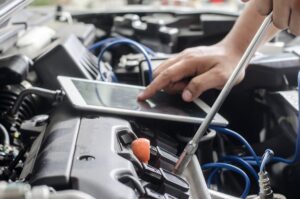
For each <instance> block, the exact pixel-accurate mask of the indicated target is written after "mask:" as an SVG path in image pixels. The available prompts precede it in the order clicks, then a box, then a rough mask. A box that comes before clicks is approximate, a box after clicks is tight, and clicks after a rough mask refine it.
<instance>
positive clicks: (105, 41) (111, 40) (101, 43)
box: [89, 37, 155, 56]
mask: <svg viewBox="0 0 300 199" xmlns="http://www.w3.org/2000/svg"><path fill="white" fill-rule="evenodd" d="M120 40H128V41H132V42H136V41H134V40H132V39H129V38H126V37H120V38H107V39H103V40H101V41H98V42H96V43H94V44H93V45H91V46H90V47H89V50H91V51H92V50H96V49H97V48H102V47H103V46H104V45H107V44H108V43H110V42H113V41H120ZM138 44H139V45H141V46H142V47H143V48H144V49H145V50H146V51H147V53H148V54H150V55H151V56H155V52H154V51H153V50H152V49H151V48H149V47H147V46H145V45H143V44H141V43H138Z"/></svg>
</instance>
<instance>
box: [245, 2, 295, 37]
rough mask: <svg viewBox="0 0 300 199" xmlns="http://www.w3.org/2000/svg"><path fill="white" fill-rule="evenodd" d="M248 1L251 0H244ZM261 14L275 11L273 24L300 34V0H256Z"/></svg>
mask: <svg viewBox="0 0 300 199" xmlns="http://www.w3.org/2000/svg"><path fill="white" fill-rule="evenodd" d="M242 1H244V2H247V1H249V0H242ZM254 1H255V2H254V3H255V4H256V7H257V10H258V12H259V13H260V14H261V15H268V14H269V13H270V12H271V11H273V24H274V25H275V26H276V27H277V28H279V29H289V30H290V32H291V33H292V34H295V35H300V0H254Z"/></svg>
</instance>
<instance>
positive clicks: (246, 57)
mask: <svg viewBox="0 0 300 199" xmlns="http://www.w3.org/2000/svg"><path fill="white" fill-rule="evenodd" d="M271 23H272V13H270V14H269V15H268V16H267V17H266V18H265V20H264V21H263V23H262V25H261V26H260V28H259V29H258V31H257V33H256V34H255V36H254V37H253V39H252V41H251V42H250V44H249V46H248V48H247V49H246V51H245V52H244V54H243V56H242V58H241V60H240V61H239V63H238V64H237V66H236V67H235V69H234V71H233V73H232V74H231V76H230V78H229V79H228V81H227V82H226V84H225V86H224V88H223V89H222V91H221V93H220V94H219V96H218V98H217V99H216V101H215V103H214V104H213V106H212V107H211V110H210V112H209V113H208V114H207V116H206V117H205V119H204V121H203V122H202V123H201V125H200V127H199V129H198V130H197V132H196V134H195V136H194V137H193V139H192V140H191V141H190V142H189V143H188V144H187V145H186V147H185V148H184V151H183V152H182V154H181V155H180V157H179V159H178V161H177V163H176V165H175V168H174V172H175V173H176V174H179V175H181V174H182V173H183V171H184V169H185V168H186V167H187V165H188V163H189V162H190V160H191V158H192V156H193V155H194V153H195V151H196V150H197V148H198V143H199V141H200V139H201V138H202V136H203V135H204V133H205V132H206V130H207V128H208V126H209V125H210V123H211V121H212V120H213V118H214V116H215V115H216V113H217V112H218V111H219V109H220V107H221V105H222V104H223V102H224V100H225V99H226V97H227V96H228V94H229V92H230V91H231V89H232V87H233V86H234V85H235V83H236V81H237V79H238V77H239V75H240V73H241V72H242V71H243V70H245V69H246V67H247V66H248V64H249V62H250V60H251V58H252V56H253V55H254V53H255V52H256V50H257V48H258V47H259V44H260V43H261V41H262V39H263V38H264V36H265V34H266V32H267V30H268V27H269V25H270V24H271Z"/></svg>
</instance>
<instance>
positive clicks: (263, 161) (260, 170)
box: [259, 149, 274, 172]
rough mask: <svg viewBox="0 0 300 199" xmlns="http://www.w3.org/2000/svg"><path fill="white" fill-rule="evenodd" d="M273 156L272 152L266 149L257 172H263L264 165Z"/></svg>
mask: <svg viewBox="0 0 300 199" xmlns="http://www.w3.org/2000/svg"><path fill="white" fill-rule="evenodd" d="M273 156H274V152H273V151H272V150H270V149H267V150H266V151H265V153H264V155H263V157H262V161H261V164H260V168H259V172H264V171H265V168H266V165H267V164H268V163H269V162H270V161H271V160H272V158H273Z"/></svg>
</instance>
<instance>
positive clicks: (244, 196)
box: [202, 163, 250, 198]
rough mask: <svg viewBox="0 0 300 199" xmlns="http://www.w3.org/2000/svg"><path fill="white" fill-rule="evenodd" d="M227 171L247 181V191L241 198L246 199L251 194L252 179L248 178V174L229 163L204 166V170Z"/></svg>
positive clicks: (245, 190)
mask: <svg viewBox="0 0 300 199" xmlns="http://www.w3.org/2000/svg"><path fill="white" fill-rule="evenodd" d="M215 168H217V169H227V170H231V171H233V172H235V173H238V174H240V175H241V176H242V177H243V178H244V179H245V189H244V191H243V194H242V195H241V198H246V197H247V196H248V194H249V192H250V179H249V177H248V176H247V174H246V173H245V172H244V171H243V170H241V169H240V168H238V167H236V166H233V165H230V164H227V163H208V164H204V165H202V169H203V170H207V169H215Z"/></svg>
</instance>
